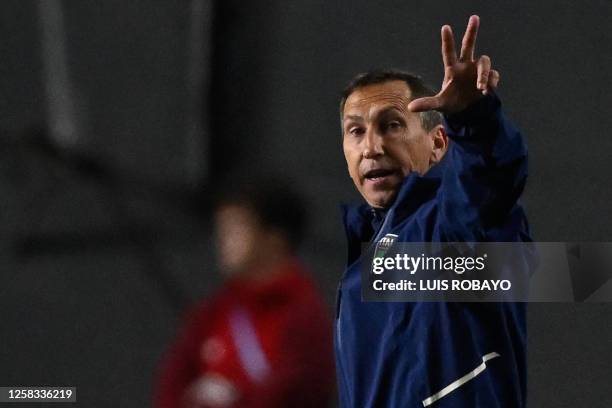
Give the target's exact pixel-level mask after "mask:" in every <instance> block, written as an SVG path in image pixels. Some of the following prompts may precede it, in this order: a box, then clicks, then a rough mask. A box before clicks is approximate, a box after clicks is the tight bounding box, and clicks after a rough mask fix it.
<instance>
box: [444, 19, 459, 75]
mask: <svg viewBox="0 0 612 408" xmlns="http://www.w3.org/2000/svg"><path fill="white" fill-rule="evenodd" d="M440 35H441V36H442V61H443V62H444V66H445V67H451V66H453V65H455V63H456V62H457V51H456V50H455V39H454V38H453V30H452V29H451V27H450V26H449V25H444V26H442V31H441V32H440Z"/></svg>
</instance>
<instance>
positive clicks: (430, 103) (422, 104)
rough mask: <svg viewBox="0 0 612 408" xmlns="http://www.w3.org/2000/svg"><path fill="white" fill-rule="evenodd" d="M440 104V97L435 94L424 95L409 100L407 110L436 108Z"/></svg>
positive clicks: (415, 110) (421, 110)
mask: <svg viewBox="0 0 612 408" xmlns="http://www.w3.org/2000/svg"><path fill="white" fill-rule="evenodd" d="M440 106H441V105H440V99H439V98H438V97H437V96H426V97H424V98H418V99H415V100H413V101H412V102H410V103H409V104H408V110H409V111H411V112H424V111H429V110H435V109H438V108H439V107H440Z"/></svg>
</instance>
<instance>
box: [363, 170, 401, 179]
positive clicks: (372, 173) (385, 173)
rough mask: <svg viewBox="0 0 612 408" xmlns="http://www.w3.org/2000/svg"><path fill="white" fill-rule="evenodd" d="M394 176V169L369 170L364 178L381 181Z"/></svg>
mask: <svg viewBox="0 0 612 408" xmlns="http://www.w3.org/2000/svg"><path fill="white" fill-rule="evenodd" d="M393 174H395V171H394V170H392V169H373V170H368V171H367V172H366V173H365V174H364V177H365V179H366V180H370V181H379V180H384V179H385V178H387V177H389V176H392V175H393Z"/></svg>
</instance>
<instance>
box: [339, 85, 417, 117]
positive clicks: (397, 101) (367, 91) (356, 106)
mask: <svg viewBox="0 0 612 408" xmlns="http://www.w3.org/2000/svg"><path fill="white" fill-rule="evenodd" d="M411 96H412V94H411V92H410V88H409V87H408V85H407V84H406V82H404V81H400V80H398V81H387V82H383V83H380V84H372V85H366V86H363V87H360V88H357V89H356V90H355V91H353V92H352V93H351V94H350V95H349V97H348V98H347V99H346V103H345V105H344V112H343V113H344V114H348V113H355V112H363V111H370V110H372V109H373V108H374V109H376V108H378V109H381V108H386V107H389V106H393V107H395V108H397V109H399V110H400V111H402V112H404V111H406V112H407V107H408V104H409V103H410V101H411ZM378 109H377V110H378Z"/></svg>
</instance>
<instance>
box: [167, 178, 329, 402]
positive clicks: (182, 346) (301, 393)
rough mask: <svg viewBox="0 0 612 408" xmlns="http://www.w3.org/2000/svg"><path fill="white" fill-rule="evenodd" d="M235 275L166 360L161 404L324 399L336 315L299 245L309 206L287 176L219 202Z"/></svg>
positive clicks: (224, 263)
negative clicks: (282, 180) (289, 184)
mask: <svg viewBox="0 0 612 408" xmlns="http://www.w3.org/2000/svg"><path fill="white" fill-rule="evenodd" d="M215 226H216V228H215V231H216V234H215V235H216V243H217V244H218V255H219V261H220V267H221V270H222V271H223V272H224V273H225V274H227V275H228V277H229V279H228V281H227V282H226V284H225V285H224V287H223V288H222V289H221V290H220V291H219V292H218V293H217V294H216V295H215V296H214V297H213V299H211V300H210V301H208V302H204V303H203V304H202V305H200V306H199V307H197V308H195V309H194V311H193V312H192V313H191V316H190V318H189V319H188V323H187V325H186V326H185V328H184V329H183V330H182V331H181V334H180V336H179V338H178V340H177V341H176V343H175V344H174V346H173V347H172V348H171V349H170V351H169V352H168V353H167V356H166V358H165V360H164V362H163V364H162V367H161V370H160V376H159V380H158V385H157V389H156V397H155V404H156V406H157V407H158V408H174V407H189V408H228V407H232V408H235V407H241V408H242V407H244V408H253V407H262V408H263V407H266V408H267V407H325V406H326V405H327V404H328V402H329V400H330V397H331V395H332V393H333V389H334V386H333V385H334V381H333V377H334V373H333V356H332V339H331V330H330V329H331V326H332V325H331V322H330V319H329V316H328V314H327V308H326V306H325V305H324V302H323V300H322V297H321V296H320V294H319V292H318V290H317V289H316V287H315V285H314V283H313V282H312V279H311V278H310V277H309V276H308V274H307V273H306V271H305V270H304V267H302V265H301V264H300V262H299V261H298V260H297V259H296V257H295V255H294V253H295V249H296V246H297V244H298V242H299V240H300V238H301V232H302V229H303V226H304V211H303V206H302V205H301V203H300V201H299V200H298V198H297V196H296V195H295V194H294V193H292V192H291V191H290V190H289V189H288V188H286V187H283V186H282V184H278V183H270V185H269V186H267V185H266V186H263V187H244V188H242V189H240V188H239V189H238V190H237V191H234V192H232V193H231V194H229V195H224V196H223V198H222V199H221V201H220V203H219V204H218V206H217V209H216V211H215Z"/></svg>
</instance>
